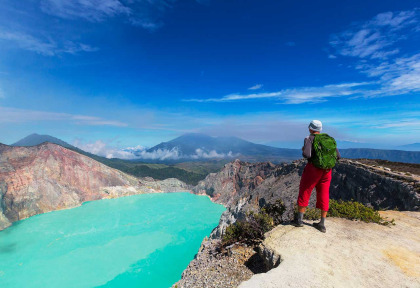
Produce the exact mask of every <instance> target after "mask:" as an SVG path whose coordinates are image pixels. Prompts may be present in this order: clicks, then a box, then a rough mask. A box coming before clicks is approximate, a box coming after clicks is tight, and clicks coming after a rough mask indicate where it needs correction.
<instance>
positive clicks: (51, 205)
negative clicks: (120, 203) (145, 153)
mask: <svg viewBox="0 0 420 288" xmlns="http://www.w3.org/2000/svg"><path fill="white" fill-rule="evenodd" d="M186 190H189V186H188V185H186V184H185V183H183V182H181V181H179V180H177V179H166V180H163V181H155V180H154V179H152V178H149V177H146V178H142V179H137V178H135V177H132V176H130V175H127V174H125V173H123V172H121V171H118V170H116V169H112V168H110V167H108V166H105V165H103V164H101V163H99V162H97V161H95V160H93V159H91V158H89V157H86V156H84V155H81V154H79V153H76V152H74V151H71V150H68V149H66V148H64V147H62V146H59V145H56V144H52V143H43V144H40V145H38V146H32V147H12V146H7V145H3V144H0V230H2V229H4V228H6V227H7V226H9V225H10V224H11V223H12V222H14V221H17V220H21V219H24V218H27V217H30V216H33V215H36V214H40V213H44V212H48V211H52V210H58V209H64V208H71V207H76V206H79V205H81V204H82V203H83V202H85V201H92V200H98V199H103V198H115V197H121V196H127V195H133V194H140V193H156V192H172V191H186Z"/></svg>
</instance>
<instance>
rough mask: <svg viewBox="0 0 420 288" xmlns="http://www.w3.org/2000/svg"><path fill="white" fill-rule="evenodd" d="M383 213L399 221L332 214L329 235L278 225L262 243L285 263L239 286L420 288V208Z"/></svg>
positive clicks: (308, 227) (248, 287)
mask: <svg viewBox="0 0 420 288" xmlns="http://www.w3.org/2000/svg"><path fill="white" fill-rule="evenodd" d="M381 215H382V216H383V217H387V218H394V219H395V222H396V225H395V226H389V227H386V226H381V225H378V224H374V223H364V222H359V221H350V220H345V219H339V218H328V219H327V222H326V224H327V225H326V227H327V233H325V234H324V233H321V232H319V231H318V230H316V229H315V228H313V227H312V226H310V225H305V226H304V227H303V228H296V227H294V226H291V225H280V226H277V227H276V228H275V229H273V230H272V231H270V232H268V233H267V235H266V236H267V238H266V240H265V241H264V243H263V245H264V246H265V247H266V248H267V249H270V250H273V251H275V253H277V254H278V255H280V257H281V263H280V265H279V266H278V267H277V268H274V269H272V270H270V271H268V272H267V273H263V274H256V275H254V276H253V277H252V278H251V279H250V280H248V281H245V282H243V283H242V284H241V285H240V286H239V287H240V288H274V287H299V288H300V287H346V288H348V287H371V288H375V287H378V288H379V287H381V288H383V287H413V288H414V287H420V212H397V211H384V212H381ZM307 223H308V224H311V223H312V221H307Z"/></svg>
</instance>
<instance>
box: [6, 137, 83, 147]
mask: <svg viewBox="0 0 420 288" xmlns="http://www.w3.org/2000/svg"><path fill="white" fill-rule="evenodd" d="M44 142H50V143H53V144H57V145H60V146H63V147H66V148H72V149H75V148H76V147H74V146H73V145H70V144H68V143H67V142H65V141H63V140H61V139H58V138H56V137H53V136H50V135H41V134H37V133H32V134H30V135H28V136H26V137H25V138H22V139H21V140H19V141H17V142H16V143H13V144H12V145H11V146H36V145H39V144H41V143H44Z"/></svg>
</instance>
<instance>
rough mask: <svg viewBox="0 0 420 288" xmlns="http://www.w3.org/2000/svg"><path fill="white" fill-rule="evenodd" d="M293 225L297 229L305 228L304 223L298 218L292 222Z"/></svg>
mask: <svg viewBox="0 0 420 288" xmlns="http://www.w3.org/2000/svg"><path fill="white" fill-rule="evenodd" d="M292 225H293V226H295V227H303V221H302V220H300V219H299V218H297V217H296V218H295V219H294V220H293V221H292Z"/></svg>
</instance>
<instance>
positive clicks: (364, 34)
mask: <svg viewBox="0 0 420 288" xmlns="http://www.w3.org/2000/svg"><path fill="white" fill-rule="evenodd" d="M402 29H405V34H410V33H415V32H416V31H417V30H418V29H419V23H418V11H417V10H413V11H401V12H386V13H381V14H378V15H377V16H375V17H374V18H373V19H371V20H369V21H367V22H364V23H357V24H353V25H352V26H351V27H350V28H349V29H347V30H346V31H344V32H341V33H338V34H334V35H332V36H331V41H330V44H331V45H332V46H333V47H334V48H335V49H336V51H337V53H338V54H340V55H343V56H352V57H359V58H368V59H385V58H388V57H390V56H392V55H395V54H398V53H399V52H400V50H399V49H398V48H396V47H394V45H395V43H396V42H398V41H400V40H402V39H405V37H404V36H402V33H401V30H402Z"/></svg>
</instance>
